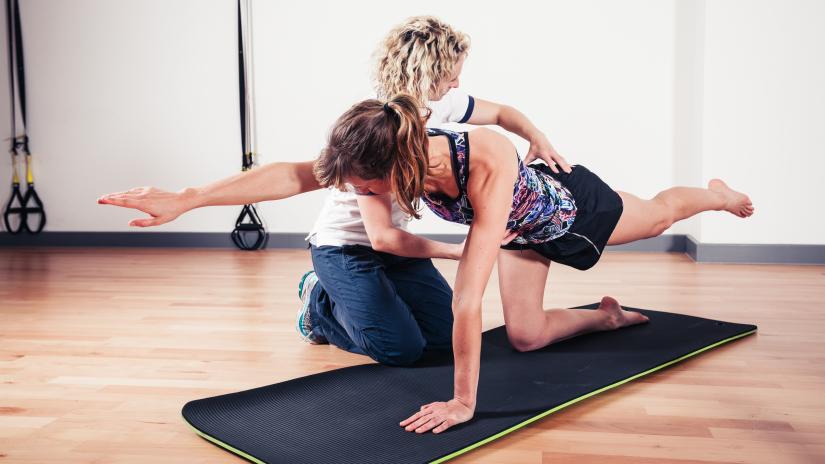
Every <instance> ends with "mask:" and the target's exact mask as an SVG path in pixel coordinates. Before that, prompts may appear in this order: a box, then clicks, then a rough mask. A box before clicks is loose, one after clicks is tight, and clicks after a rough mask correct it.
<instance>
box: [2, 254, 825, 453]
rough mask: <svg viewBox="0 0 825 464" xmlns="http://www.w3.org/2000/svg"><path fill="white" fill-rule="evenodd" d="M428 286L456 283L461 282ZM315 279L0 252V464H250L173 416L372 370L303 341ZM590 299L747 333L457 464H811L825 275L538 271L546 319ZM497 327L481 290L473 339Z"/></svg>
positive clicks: (192, 263) (209, 260)
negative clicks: (257, 392)
mask: <svg viewBox="0 0 825 464" xmlns="http://www.w3.org/2000/svg"><path fill="white" fill-rule="evenodd" d="M437 266H438V267H439V269H441V271H442V272H443V273H444V274H445V276H446V277H447V279H448V281H451V282H452V280H453V278H454V277H455V270H456V266H455V263H454V262H448V261H439V262H438V263H437ZM309 267H310V261H309V256H308V254H307V252H306V251H303V250H270V251H265V252H257V253H248V252H240V251H233V250H177V249H151V250H149V249H0V462H3V463H5V462H15V463H18V462H19V463H57V462H60V463H141V464H145V463H219V462H221V463H222V462H238V463H241V462H244V461H242V460H241V459H239V458H236V457H234V456H233V455H231V454H230V453H227V452H225V451H223V450H222V449H220V448H218V447H216V446H213V445H211V444H209V443H208V442H206V441H205V440H203V439H201V438H199V437H198V436H197V435H195V433H193V431H192V430H191V429H190V428H189V427H188V426H187V425H186V424H185V423H184V422H183V421H182V419H181V417H180V409H181V406H182V405H183V404H184V403H185V402H187V401H189V400H191V399H195V398H200V397H205V396H212V395H217V394H222V393H227V392H232V391H237V390H241V389H247V388H252V387H258V386H261V385H267V384H271V383H274V382H279V381H282V380H287V379H290V378H293V377H297V376H301V375H306V374H311V373H316V372H320V371H324V370H329V369H334V368H338V367H343V366H350V365H354V364H360V363H364V362H367V361H369V360H368V359H367V358H364V357H361V356H357V355H353V354H349V353H346V352H343V351H340V350H338V349H336V348H334V347H330V346H310V345H307V344H304V343H302V342H301V341H299V339H298V338H297V336H296V334H295V333H294V329H293V322H294V315H295V310H296V308H297V305H298V299H297V297H296V284H297V280H298V277H299V276H300V275H301V273H302V272H304V271H305V270H307V269H309ZM602 295H612V296H615V297H617V298H618V299H619V301H620V302H622V303H624V304H626V305H630V306H638V307H646V308H654V309H660V310H666V311H672V312H682V313H685V314H692V315H697V316H706V317H713V318H718V319H724V320H730V321H735V322H748V323H755V324H758V325H759V333H758V335H756V336H752V337H748V338H746V339H744V340H742V341H739V342H736V343H733V344H731V345H729V346H724V347H721V348H720V349H717V350H713V351H711V352H709V353H706V354H703V355H702V356H700V357H698V358H695V359H693V360H690V361H687V362H685V363H682V364H679V365H677V366H675V367H673V368H670V369H667V370H665V371H663V372H659V373H656V374H653V375H650V376H648V377H645V378H643V379H641V380H638V381H635V382H633V383H631V384H629V385H626V386H623V387H621V388H618V389H616V390H613V391H610V392H607V393H604V394H602V395H599V396H597V397H595V398H592V399H589V400H587V401H585V402H583V403H580V404H579V405H576V406H573V407H570V408H568V409H566V410H564V411H562V412H559V413H557V414H554V415H551V416H550V417H548V418H546V419H544V420H542V421H540V422H538V423H536V424H533V425H531V426H529V427H527V428H525V429H522V430H520V431H518V432H515V433H513V434H511V435H509V436H507V437H505V438H502V439H500V440H497V441H495V442H493V443H492V444H489V445H487V446H484V447H482V448H480V449H479V450H476V451H473V452H470V453H468V454H467V455H465V456H463V457H461V458H458V459H456V460H454V461H453V462H456V463H577V464H582V463H599V464H618V463H679V464H687V463H698V462H702V463H706V462H746V463H770V464H784V463H823V462H825V308H823V301H825V267H821V266H820V267H816V266H804V267H803V266H762V265H760V266H745V265H712V264H702V265H699V264H695V263H693V262H692V261H690V260H689V259H688V258H687V257H686V256H684V255H680V254H641V253H619V252H612V253H608V254H607V255H606V256H605V258H604V259H603V260H602V262H601V263H600V264H599V265H598V266H596V268H594V269H592V270H590V271H587V272H586V273H581V272H578V271H575V270H572V269H569V268H565V267H563V266H554V267H553V268H552V269H551V271H550V281H549V282H548V292H547V301H546V304H547V306H554V307H559V306H571V305H578V304H583V303H589V302H593V301H596V300H598V299H599V297H601V296H602ZM500 308H501V305H500V302H499V299H498V288H497V286H496V284H495V279H493V280H492V281H491V284H490V287H489V288H488V291H487V294H486V298H485V307H484V326H485V328H491V327H495V326H497V325H500V324H502V316H501V312H500ZM445 393H449V392H445Z"/></svg>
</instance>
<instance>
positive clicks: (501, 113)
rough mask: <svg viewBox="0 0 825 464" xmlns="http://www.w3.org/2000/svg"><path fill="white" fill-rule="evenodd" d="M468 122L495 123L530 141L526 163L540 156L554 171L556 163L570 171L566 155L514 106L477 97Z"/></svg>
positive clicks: (478, 123)
mask: <svg viewBox="0 0 825 464" xmlns="http://www.w3.org/2000/svg"><path fill="white" fill-rule="evenodd" d="M467 122H468V123H469V124H476V125H488V124H495V125H497V126H500V127H501V128H503V129H505V130H507V131H509V132H512V133H514V134H516V135H518V136H519V137H521V138H523V139H524V140H527V141H528V142H530V150H529V151H528V152H527V156H525V157H524V162H525V163H530V162H532V161H533V160H535V159H536V158H540V159H542V160H543V161H544V162H545V163H547V165H548V166H549V167H550V169H552V170H553V172H558V169H556V164H558V165H559V167H561V168H562V169H563V170H564V171H565V172H570V165H568V164H567V161H566V160H565V159H564V157H562V156H561V155H560V154H558V152H556V149H555V148H553V145H551V144H550V140H548V139H547V136H546V135H544V133H543V132H542V131H540V130H539V129H538V128H537V127H536V126H535V125H534V124H533V123H532V122H531V121H530V119H528V118H527V116H525V115H524V113H522V112H521V111H519V110H517V109H515V108H513V107H512V106H508V105H501V104H498V103H493V102H490V101H486V100H481V99H479V98H476V99H475V108H474V109H473V115H472V116H471V117H470V119H469V120H468V121H467Z"/></svg>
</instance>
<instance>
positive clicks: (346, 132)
mask: <svg viewBox="0 0 825 464" xmlns="http://www.w3.org/2000/svg"><path fill="white" fill-rule="evenodd" d="M421 110H422V109H421V107H420V106H419V103H418V101H417V100H415V99H414V98H413V97H411V96H409V95H405V94H400V95H397V96H395V97H394V98H392V99H391V100H389V101H387V102H382V101H379V100H374V99H372V100H364V101H362V102H360V103H356V104H355V105H353V106H352V108H350V109H349V110H348V111H347V112H346V113H344V114H343V115H342V116H341V117H340V118H338V121H336V122H335V126H333V128H332V131H331V132H330V135H329V140H328V142H327V146H326V148H325V149H324V151H323V152H322V153H321V157H320V158H319V159H318V161H317V162H316V163H315V177H317V178H318V181H319V182H320V184H321V185H323V186H326V187H336V188H338V189H341V190H344V189H345V188H346V187H345V186H346V183H347V179H349V178H350V177H353V176H355V177H360V178H361V179H364V180H373V179H388V180H389V182H390V187H391V188H392V191H393V192H394V195H395V199H396V201H397V202H398V206H399V207H400V208H401V210H402V211H404V212H405V213H407V214H409V215H410V216H413V217H415V218H417V219H418V218H420V217H421V215H420V214H419V213H418V208H419V204H420V198H421V195H423V194H424V179H425V178H426V175H427V170H428V169H429V158H428V154H427V148H428V146H429V142H428V139H427V129H426V127H425V125H424V121H425V120H426V119H427V117H429V110H427V114H424V115H422V111H421Z"/></svg>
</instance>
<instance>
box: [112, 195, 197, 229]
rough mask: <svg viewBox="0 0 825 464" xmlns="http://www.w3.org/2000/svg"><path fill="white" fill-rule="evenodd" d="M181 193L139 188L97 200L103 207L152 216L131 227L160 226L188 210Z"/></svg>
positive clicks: (135, 221) (136, 220)
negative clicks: (112, 207) (122, 208)
mask: <svg viewBox="0 0 825 464" xmlns="http://www.w3.org/2000/svg"><path fill="white" fill-rule="evenodd" d="M182 196H183V195H182V194H181V193H176V192H167V191H165V190H161V189H157V188H154V187H139V188H134V189H132V190H128V191H126V192H118V193H110V194H108V195H103V196H102V197H100V198H98V199H97V202H98V203H99V204H101V205H114V206H122V207H124V208H133V209H137V210H140V211H143V212H144V213H146V214H148V215H150V216H152V217H151V218H143V219H132V220H131V221H129V225H130V226H134V227H150V226H159V225H161V224H165V223H167V222H169V221H172V220H174V219H175V218H177V217H178V216H180V215H181V214H183V213H184V212H186V211H187V210H188V209H187V208H186V207H185V205H184V201H183V199H182Z"/></svg>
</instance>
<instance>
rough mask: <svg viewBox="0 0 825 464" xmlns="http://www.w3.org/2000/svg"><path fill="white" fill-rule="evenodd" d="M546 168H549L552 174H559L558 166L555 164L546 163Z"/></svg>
mask: <svg viewBox="0 0 825 464" xmlns="http://www.w3.org/2000/svg"><path fill="white" fill-rule="evenodd" d="M547 166H548V167H549V168H550V170H551V171H553V174H558V173H559V168H558V166H557V165H556V163H555V162H552V163H547Z"/></svg>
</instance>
